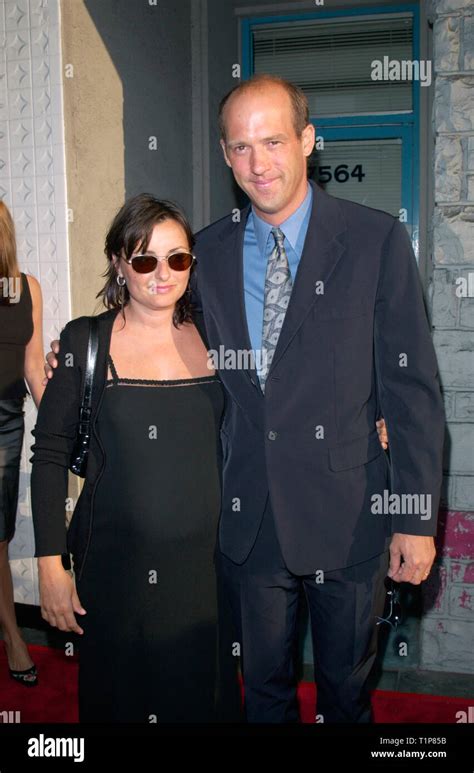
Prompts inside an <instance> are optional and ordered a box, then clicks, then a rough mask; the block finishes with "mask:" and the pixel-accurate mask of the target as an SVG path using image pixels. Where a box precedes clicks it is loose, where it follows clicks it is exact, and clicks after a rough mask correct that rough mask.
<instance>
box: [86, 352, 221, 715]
mask: <svg viewBox="0 0 474 773" xmlns="http://www.w3.org/2000/svg"><path fill="white" fill-rule="evenodd" d="M109 364H110V366H111V372H112V374H113V379H110V380H108V381H107V384H106V388H105V393H104V396H103V402H102V406H101V409H100V414H99V417H98V429H99V434H100V438H101V441H102V444H103V447H104V451H105V457H106V463H105V467H104V470H103V473H102V476H101V478H100V480H99V482H98V485H97V490H96V495H95V501H94V509H93V529H92V538H91V543H90V546H89V552H88V555H87V559H86V562H85V568H84V571H83V574H82V578H81V580H80V581H79V582H78V584H77V589H78V594H79V598H80V600H81V603H82V605H83V606H84V608H85V609H86V610H87V615H83V616H80V615H78V617H77V619H78V622H79V624H80V625H81V626H82V627H83V629H84V634H83V636H82V637H80V638H79V647H80V652H79V719H80V721H81V722H125V721H130V722H141V723H153V722H159V723H160V722H183V721H184V722H187V721H189V722H206V721H215V719H216V715H215V689H216V681H217V678H218V674H217V671H218V668H217V663H218V652H217V649H218V643H217V590H216V576H215V569H214V550H215V544H216V535H217V525H218V517H219V507H220V476H219V453H220V451H219V448H220V446H219V426H220V420H221V414H222V411H223V400H224V398H223V393H222V387H221V384H220V382H219V380H218V378H217V377H216V376H205V377H202V378H190V379H180V380H177V381H147V380H136V379H123V378H119V377H118V375H117V372H116V370H115V367H114V365H113V362H112V360H111V358H110V357H109Z"/></svg>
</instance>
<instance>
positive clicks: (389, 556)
mask: <svg viewBox="0 0 474 773" xmlns="http://www.w3.org/2000/svg"><path fill="white" fill-rule="evenodd" d="M220 118H221V129H222V141H221V144H222V149H223V152H224V158H225V161H226V163H227V164H228V166H229V167H231V169H232V171H233V174H234V177H235V179H236V181H237V183H238V184H239V186H240V187H241V188H242V189H243V190H244V191H245V192H246V193H247V195H248V196H249V198H250V201H251V205H250V206H248V207H246V208H245V209H244V210H242V211H241V212H240V213H238V214H237V216H236V213H235V212H234V214H233V215H229V216H227V217H225V218H223V219H222V220H220V221H218V222H217V223H214V224H213V225H211V226H209V227H208V228H206V229H204V230H203V231H201V232H200V234H199V235H198V239H197V244H196V255H197V257H198V269H197V272H196V277H197V279H196V282H197V287H196V296H197V299H198V300H199V299H200V300H201V301H202V308H203V311H204V318H205V323H206V330H207V335H208V339H209V344H210V349H211V354H212V356H213V358H214V364H215V365H217V367H218V368H219V370H220V376H221V378H222V381H223V383H224V385H225V387H226V390H227V406H226V411H225V416H224V420H223V424H222V430H221V434H222V441H223V445H224V468H223V507H222V516H221V521H220V532H219V536H220V539H219V548H218V554H217V560H218V566H219V569H220V571H222V573H223V576H224V578H225V583H226V587H227V590H228V593H229V596H230V599H231V603H232V608H233V613H234V618H235V623H236V626H237V631H238V637H239V641H240V643H241V653H242V662H243V676H244V683H245V699H246V714H247V719H248V720H249V721H251V722H292V721H297V710H296V699H295V684H294V674H293V656H294V644H295V632H296V620H297V614H296V613H297V606H298V597H299V595H300V591H301V589H303V590H304V592H305V595H306V599H307V602H308V605H309V610H310V618H311V628H312V637H313V647H314V664H315V678H316V682H317V687H318V714H319V715H320V718H321V721H325V722H368V721H370V719H371V716H370V696H369V692H368V676H369V674H370V671H371V668H372V666H373V663H374V659H375V654H376V638H377V636H376V633H377V628H376V617H377V616H380V615H382V611H383V606H384V598H385V588H384V578H385V576H386V574H387V570H388V574H389V576H390V577H391V578H392V579H393V580H395V581H397V582H410V583H413V584H415V585H418V584H420V583H421V582H422V581H423V580H425V579H426V577H427V576H428V574H429V571H430V568H431V566H432V563H433V560H434V556H435V549H434V541H433V535H434V534H435V533H436V520H437V509H438V502H439V491H440V484H441V469H442V466H441V459H442V441H443V434H444V414H443V407H442V399H441V394H440V387H439V383H438V374H437V365H436V359H435V354H434V350H433V345H432V342H431V336H430V329H429V326H428V323H427V319H426V314H425V309H424V305H423V299H422V292H421V287H420V281H419V276H418V271H417V266H416V261H415V258H414V255H413V252H412V249H411V245H410V240H409V238H408V235H407V233H406V230H405V228H404V226H403V225H402V224H401V223H400V222H399V221H398V220H396V219H394V218H393V217H392V216H390V215H388V214H386V213H384V212H380V211H377V210H374V209H369V208H367V207H363V206H360V205H357V204H354V203H351V202H349V201H343V200H340V199H336V198H333V197H331V196H329V195H327V194H326V193H324V191H323V190H321V189H320V188H319V187H318V186H316V185H315V184H313V183H308V180H307V158H308V156H309V155H310V153H311V151H312V149H313V145H314V139H315V137H314V127H313V126H312V125H311V124H310V123H309V116H308V106H307V103H306V99H305V97H304V94H303V93H302V92H301V91H300V90H299V89H297V88H295V87H294V86H292V85H291V84H288V83H287V82H284V81H281V80H280V79H275V78H272V77H269V76H257V77H255V78H254V79H252V80H251V81H247V82H245V83H243V84H241V85H240V86H238V87H237V88H236V89H234V90H233V91H232V92H231V93H230V95H227V97H226V98H225V99H224V100H223V102H222V104H221V112H220ZM381 184H383V183H381ZM249 353H250V355H251V356H250V358H249ZM252 358H253V359H252ZM381 415H383V416H384V417H385V420H386V423H387V428H388V434H389V438H390V449H391V450H390V463H389V461H388V458H387V455H386V454H385V452H384V451H383V450H382V448H381V446H380V444H379V442H378V438H377V432H376V430H375V421H376V419H378V418H379V417H380V416H381Z"/></svg>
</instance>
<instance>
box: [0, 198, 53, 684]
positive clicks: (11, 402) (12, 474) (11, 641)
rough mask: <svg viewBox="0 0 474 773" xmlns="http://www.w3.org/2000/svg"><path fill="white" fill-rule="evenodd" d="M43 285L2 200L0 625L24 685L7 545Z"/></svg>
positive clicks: (34, 384)
mask: <svg viewBox="0 0 474 773" xmlns="http://www.w3.org/2000/svg"><path fill="white" fill-rule="evenodd" d="M42 327H43V320H42V300H41V288H40V286H39V283H38V282H37V280H36V279H35V278H34V277H32V276H26V274H23V273H22V272H20V269H19V267H18V262H17V256H16V240H15V227H14V224H13V220H12V217H11V215H10V212H9V210H8V207H7V206H6V204H5V203H4V202H3V201H0V628H1V629H2V632H3V639H4V646H5V650H6V655H7V661H8V665H9V670H10V675H11V676H12V677H13V679H15V680H16V681H17V682H20V684H23V685H25V686H26V687H34V686H35V685H36V684H37V683H38V675H37V670H36V667H35V665H34V663H33V661H32V660H31V657H30V655H29V653H28V648H27V646H26V644H25V642H24V641H23V637H22V635H21V631H20V630H19V628H18V625H17V621H16V615H15V606H14V598H13V583H12V575H11V569H10V564H9V560H8V546H9V543H10V542H11V540H12V539H13V537H14V534H15V526H16V511H17V505H18V485H19V477H20V459H21V449H22V445H23V435H24V431H25V422H24V410H23V404H24V400H25V397H26V394H27V389H26V384H25V379H26V382H27V383H28V386H29V388H30V391H31V394H32V396H33V399H34V401H35V404H36V406H38V404H39V402H40V400H41V396H42V394H43V392H44V386H43V384H42V380H43V365H42V361H43V356H44V354H43V331H42Z"/></svg>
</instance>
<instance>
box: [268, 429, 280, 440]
mask: <svg viewBox="0 0 474 773" xmlns="http://www.w3.org/2000/svg"><path fill="white" fill-rule="evenodd" d="M277 437H278V432H274V431H273V430H272V429H271V430H270V432H269V433H268V439H269V440H276V439H277Z"/></svg>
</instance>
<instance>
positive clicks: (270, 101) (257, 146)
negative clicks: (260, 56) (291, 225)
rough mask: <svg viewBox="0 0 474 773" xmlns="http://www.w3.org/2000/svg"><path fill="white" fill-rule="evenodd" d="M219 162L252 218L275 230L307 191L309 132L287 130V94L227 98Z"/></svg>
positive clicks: (260, 92)
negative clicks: (250, 208) (227, 168)
mask: <svg viewBox="0 0 474 773" xmlns="http://www.w3.org/2000/svg"><path fill="white" fill-rule="evenodd" d="M224 118H225V126H226V140H225V142H224V141H223V140H221V146H222V150H223V152H224V158H225V161H226V163H227V165H228V166H230V167H231V168H232V171H233V173H234V177H235V179H236V182H237V183H238V185H239V186H240V187H241V188H242V190H244V191H245V193H246V194H247V196H248V197H249V199H250V200H251V202H252V204H253V206H254V208H255V210H256V212H257V214H259V215H260V216H261V217H262V218H263V219H264V220H267V221H268V222H270V223H272V224H273V225H278V224H280V223H282V222H283V221H284V220H286V218H287V217H289V216H290V215H291V214H292V213H293V212H294V211H295V210H296V209H297V208H298V207H299V205H300V204H301V202H302V201H303V199H304V197H305V195H306V190H307V170H306V158H307V157H308V156H309V155H310V153H311V151H312V149H313V146H314V127H313V126H312V125H311V124H309V125H308V126H307V127H306V128H305V129H304V130H303V133H302V135H301V137H298V136H297V135H296V132H295V129H294V126H293V111H292V105H291V100H290V97H289V95H288V94H287V93H286V91H285V90H284V89H283V88H282V87H281V86H265V87H263V88H261V89H257V88H255V89H252V90H249V91H248V92H244V93H243V94H239V95H236V96H235V97H231V98H230V100H229V102H228V103H227V105H226V108H225V113H224Z"/></svg>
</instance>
